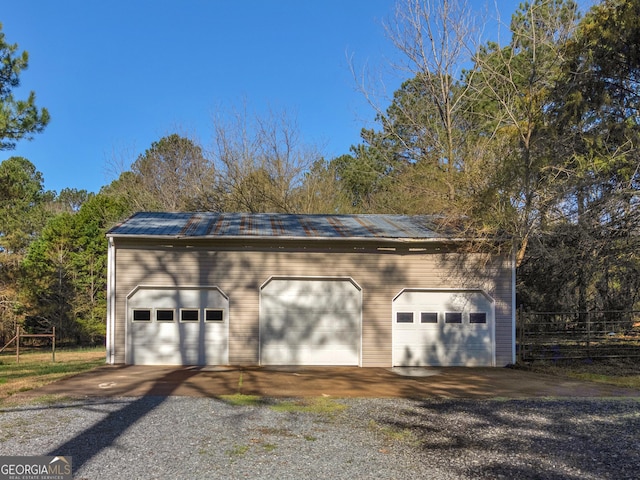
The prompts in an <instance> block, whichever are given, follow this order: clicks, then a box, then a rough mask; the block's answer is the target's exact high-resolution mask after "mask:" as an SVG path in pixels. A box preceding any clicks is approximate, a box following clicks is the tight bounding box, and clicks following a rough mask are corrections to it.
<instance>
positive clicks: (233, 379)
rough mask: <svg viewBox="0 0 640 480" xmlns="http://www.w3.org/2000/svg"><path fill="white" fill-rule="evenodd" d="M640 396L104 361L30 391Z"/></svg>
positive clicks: (492, 380) (397, 375)
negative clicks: (135, 364)
mask: <svg viewBox="0 0 640 480" xmlns="http://www.w3.org/2000/svg"><path fill="white" fill-rule="evenodd" d="M238 393H240V394H245V395H260V396H265V397H307V396H330V397H338V398H340V397H378V398H383V397H393V398H416V399H419V398H505V399H508V398H539V397H560V398H562V397H570V398H576V397H640V391H638V390H632V389H625V388H618V387H614V386H608V385H601V384H596V383H592V382H583V381H578V380H566V379H562V378H558V377H554V376H550V375H543V374H537V373H531V372H526V371H521V370H514V369H509V368H459V367H446V368H428V367H425V368H357V367H234V366H205V367H176V366H134V365H128V366H124V365H115V366H112V365H105V366H103V367H99V368H97V369H95V370H92V371H90V372H87V373H83V374H80V375H76V376H74V377H70V378H67V379H63V380H60V381H58V382H55V383H52V384H50V385H46V386H44V387H41V388H38V389H35V390H32V391H30V392H27V393H26V395H28V396H36V397H37V396H41V395H63V396H68V397H76V398H77V397H80V398H82V397H105V396H142V395H161V396H167V395H177V396H195V397H219V396H222V395H233V394H238Z"/></svg>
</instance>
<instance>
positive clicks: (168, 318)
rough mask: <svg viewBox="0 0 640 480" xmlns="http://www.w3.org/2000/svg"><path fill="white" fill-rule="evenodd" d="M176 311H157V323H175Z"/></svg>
mask: <svg viewBox="0 0 640 480" xmlns="http://www.w3.org/2000/svg"><path fill="white" fill-rule="evenodd" d="M175 313H176V312H175V310H174V309H172V308H158V309H156V321H157V322H173V320H174V318H175Z"/></svg>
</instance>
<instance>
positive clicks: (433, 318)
mask: <svg viewBox="0 0 640 480" xmlns="http://www.w3.org/2000/svg"><path fill="white" fill-rule="evenodd" d="M420 323H438V312H420Z"/></svg>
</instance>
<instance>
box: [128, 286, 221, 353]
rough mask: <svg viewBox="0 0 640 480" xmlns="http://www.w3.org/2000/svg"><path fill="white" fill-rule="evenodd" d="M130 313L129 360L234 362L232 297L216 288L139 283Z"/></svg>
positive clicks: (132, 298)
mask: <svg viewBox="0 0 640 480" xmlns="http://www.w3.org/2000/svg"><path fill="white" fill-rule="evenodd" d="M127 311H128V318H127V352H126V363H128V364H133V365H224V364H227V363H228V362H229V342H228V336H229V299H228V298H227V296H226V295H224V294H223V293H222V292H221V291H220V290H219V289H217V288H216V287H193V288H162V287H139V288H137V289H135V290H134V291H133V292H132V293H131V294H130V295H129V298H128V299H127Z"/></svg>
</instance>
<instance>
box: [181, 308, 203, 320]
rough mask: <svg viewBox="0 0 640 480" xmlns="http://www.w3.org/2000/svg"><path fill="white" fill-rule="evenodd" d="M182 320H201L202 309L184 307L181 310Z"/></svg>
mask: <svg viewBox="0 0 640 480" xmlns="http://www.w3.org/2000/svg"><path fill="white" fill-rule="evenodd" d="M180 321H181V322H199V321H200V310H196V309H191V308H183V309H181V310H180Z"/></svg>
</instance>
